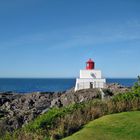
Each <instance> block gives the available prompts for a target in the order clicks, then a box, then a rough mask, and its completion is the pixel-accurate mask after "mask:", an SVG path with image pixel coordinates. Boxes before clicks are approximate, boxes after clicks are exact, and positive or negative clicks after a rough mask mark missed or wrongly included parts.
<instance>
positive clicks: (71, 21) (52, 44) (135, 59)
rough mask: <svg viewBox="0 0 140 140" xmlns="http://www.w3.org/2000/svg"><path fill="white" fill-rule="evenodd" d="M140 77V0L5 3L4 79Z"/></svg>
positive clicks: (0, 45)
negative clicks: (90, 65) (87, 73)
mask: <svg viewBox="0 0 140 140" xmlns="http://www.w3.org/2000/svg"><path fill="white" fill-rule="evenodd" d="M88 58H92V59H94V61H95V63H96V69H101V70H102V72H103V75H104V76H105V77H136V76H137V75H139V74H140V1H139V0H13V1H11V0H1V1H0V77H43V78H45V77H77V76H79V70H80V69H84V68H85V61H86V60H87V59H88Z"/></svg>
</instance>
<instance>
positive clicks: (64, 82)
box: [0, 78, 137, 93]
mask: <svg viewBox="0 0 140 140" xmlns="http://www.w3.org/2000/svg"><path fill="white" fill-rule="evenodd" d="M75 81H76V79H74V78H73V79H72V78H69V79H66V78H45V79H44V78H42V79H39V78H33V79H31V78H0V92H6V91H12V92H16V93H30V92H59V91H65V90H68V89H70V88H72V87H74V86H75ZM136 81H137V79H128V78H127V79H124V78H120V79H119V78H117V79H116V78H108V79H107V83H119V84H121V85H124V86H132V85H133V84H134V83H135V82H136Z"/></svg>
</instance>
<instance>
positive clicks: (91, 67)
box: [86, 59, 95, 70]
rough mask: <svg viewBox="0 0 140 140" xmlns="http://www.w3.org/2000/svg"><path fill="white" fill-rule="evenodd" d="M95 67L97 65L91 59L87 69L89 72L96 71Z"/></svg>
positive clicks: (87, 63)
mask: <svg viewBox="0 0 140 140" xmlns="http://www.w3.org/2000/svg"><path fill="white" fill-rule="evenodd" d="M94 67H95V63H94V61H93V60H92V59H89V60H88V61H87V62H86V69H87V70H92V69H94Z"/></svg>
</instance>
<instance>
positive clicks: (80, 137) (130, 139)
mask: <svg viewBox="0 0 140 140" xmlns="http://www.w3.org/2000/svg"><path fill="white" fill-rule="evenodd" d="M139 122H140V111H135V112H124V113H118V114H113V115H107V116H104V117H102V118H99V119H97V120H94V121H91V122H90V123H89V124H87V125H86V126H85V127H84V128H83V129H82V130H80V131H78V132H77V133H75V134H73V135H72V136H69V137H67V138H65V139H64V140H140V123H139Z"/></svg>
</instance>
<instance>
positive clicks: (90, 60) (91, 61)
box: [86, 58, 94, 63]
mask: <svg viewBox="0 0 140 140" xmlns="http://www.w3.org/2000/svg"><path fill="white" fill-rule="evenodd" d="M93 62H94V61H93V60H92V59H91V58H90V59H89V60H88V61H87V62H86V63H93Z"/></svg>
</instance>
